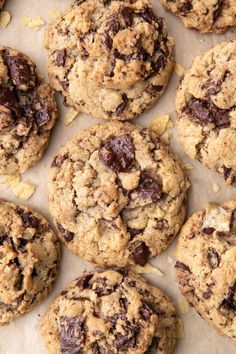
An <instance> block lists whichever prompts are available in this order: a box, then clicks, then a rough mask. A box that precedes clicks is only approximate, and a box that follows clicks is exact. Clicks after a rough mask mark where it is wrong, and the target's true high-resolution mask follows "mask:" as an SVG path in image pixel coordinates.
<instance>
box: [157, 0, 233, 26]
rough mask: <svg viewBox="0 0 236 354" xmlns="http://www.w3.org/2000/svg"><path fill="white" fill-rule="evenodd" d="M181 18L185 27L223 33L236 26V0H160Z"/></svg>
mask: <svg viewBox="0 0 236 354" xmlns="http://www.w3.org/2000/svg"><path fill="white" fill-rule="evenodd" d="M160 1H161V3H162V5H163V6H164V7H165V8H166V9H167V10H168V11H170V12H172V13H173V14H175V15H177V16H179V17H180V18H181V19H182V21H183V23H184V25H185V27H187V28H191V29H195V30H197V31H200V32H203V33H206V32H216V33H221V32H224V31H226V30H227V29H228V28H229V27H231V26H235V25H236V2H235V0H160Z"/></svg>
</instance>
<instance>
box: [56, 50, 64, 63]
mask: <svg viewBox="0 0 236 354" xmlns="http://www.w3.org/2000/svg"><path fill="white" fill-rule="evenodd" d="M56 55H57V56H56V63H57V66H64V65H65V62H66V49H61V50H58V51H57V52H56Z"/></svg>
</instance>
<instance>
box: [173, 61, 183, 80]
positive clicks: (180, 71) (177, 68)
mask: <svg viewBox="0 0 236 354" xmlns="http://www.w3.org/2000/svg"><path fill="white" fill-rule="evenodd" d="M174 71H175V73H176V74H177V75H178V76H180V77H183V76H184V74H185V69H184V68H183V67H182V65H180V64H178V63H176V64H175V66H174Z"/></svg>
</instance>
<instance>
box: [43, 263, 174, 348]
mask: <svg viewBox="0 0 236 354" xmlns="http://www.w3.org/2000/svg"><path fill="white" fill-rule="evenodd" d="M40 329H41V334H42V336H43V338H44V341H45V344H46V348H47V351H48V353H49V354H57V353H61V354H75V353H79V352H83V353H109V354H118V353H120V354H122V353H123V354H124V353H133V354H142V353H156V354H170V353H172V351H173V349H174V346H175V342H176V314H175V308H174V306H173V304H172V302H171V301H170V300H169V298H168V297H167V296H166V295H165V294H164V293H162V291H160V290H159V289H157V288H155V287H153V286H151V285H149V284H148V283H147V282H146V281H145V280H144V279H143V278H141V277H140V276H138V275H135V274H134V273H132V272H129V271H127V270H125V269H120V270H118V271H113V270H108V271H105V272H101V273H90V274H85V275H84V276H83V277H81V278H79V279H76V280H74V281H73V282H72V283H71V284H70V285H69V286H68V287H67V288H66V289H65V290H64V291H62V293H61V295H60V296H59V297H57V298H56V299H55V300H54V302H53V303H52V304H51V306H50V308H49V310H48V312H47V313H46V314H45V316H44V317H43V319H42V320H41V326H40Z"/></svg>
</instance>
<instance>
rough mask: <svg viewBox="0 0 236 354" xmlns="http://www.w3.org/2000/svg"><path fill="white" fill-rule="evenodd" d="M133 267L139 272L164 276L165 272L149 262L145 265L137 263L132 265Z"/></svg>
mask: <svg viewBox="0 0 236 354" xmlns="http://www.w3.org/2000/svg"><path fill="white" fill-rule="evenodd" d="M131 269H132V270H133V271H134V272H135V273H138V274H155V275H157V276H159V277H163V276H164V274H163V273H162V272H161V271H160V269H158V268H156V267H153V266H152V265H151V264H149V263H147V264H146V265H145V266H144V267H141V266H139V265H135V266H133V267H131Z"/></svg>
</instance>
